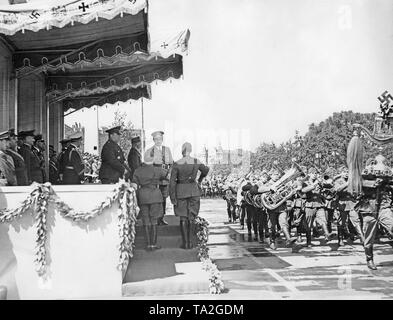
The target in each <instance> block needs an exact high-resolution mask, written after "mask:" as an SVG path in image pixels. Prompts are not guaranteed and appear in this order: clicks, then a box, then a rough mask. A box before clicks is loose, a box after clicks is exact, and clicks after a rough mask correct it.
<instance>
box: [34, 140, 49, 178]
mask: <svg viewBox="0 0 393 320" xmlns="http://www.w3.org/2000/svg"><path fill="white" fill-rule="evenodd" d="M32 150H33V152H34V153H35V154H36V156H37V158H39V159H40V167H41V171H42V175H43V179H44V181H46V172H45V140H44V139H43V138H42V134H36V135H35V136H34V145H33V147H32Z"/></svg>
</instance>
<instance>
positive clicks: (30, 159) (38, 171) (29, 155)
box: [19, 143, 44, 184]
mask: <svg viewBox="0 0 393 320" xmlns="http://www.w3.org/2000/svg"><path fill="white" fill-rule="evenodd" d="M19 153H20V155H21V156H22V157H23V160H24V161H25V165H26V169H27V180H28V184H31V183H32V182H34V181H35V182H38V183H43V182H44V175H43V171H42V168H41V159H40V158H38V156H37V155H36V153H34V152H33V150H32V148H31V147H30V146H29V145H28V144H25V143H24V144H22V145H21V147H20V148H19Z"/></svg>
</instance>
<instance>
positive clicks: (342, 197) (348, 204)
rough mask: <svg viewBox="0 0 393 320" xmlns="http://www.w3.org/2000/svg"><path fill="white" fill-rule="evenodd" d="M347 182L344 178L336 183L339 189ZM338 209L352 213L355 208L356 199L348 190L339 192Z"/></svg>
mask: <svg viewBox="0 0 393 320" xmlns="http://www.w3.org/2000/svg"><path fill="white" fill-rule="evenodd" d="M345 183H347V181H346V180H345V179H344V178H339V179H338V180H337V181H336V185H337V186H338V187H340V186H343V185H344V184H345ZM337 202H338V203H337V209H338V210H340V211H350V210H352V209H353V208H354V207H355V204H356V202H355V198H354V196H352V195H351V194H350V193H349V192H348V191H347V188H345V189H343V190H341V191H337Z"/></svg>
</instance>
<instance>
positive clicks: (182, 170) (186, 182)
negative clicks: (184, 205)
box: [169, 157, 209, 202]
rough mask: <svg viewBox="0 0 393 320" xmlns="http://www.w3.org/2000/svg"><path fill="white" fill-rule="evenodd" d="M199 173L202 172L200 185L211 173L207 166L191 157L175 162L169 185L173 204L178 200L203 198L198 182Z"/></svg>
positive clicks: (199, 180)
mask: <svg viewBox="0 0 393 320" xmlns="http://www.w3.org/2000/svg"><path fill="white" fill-rule="evenodd" d="M198 171H200V172H201V174H200V176H199V179H198V183H201V182H202V180H203V178H204V177H206V175H207V174H208V172H209V168H208V167H207V166H205V165H204V164H203V163H201V162H200V161H199V160H198V159H195V158H191V157H189V158H182V159H180V160H179V161H177V162H175V164H174V165H173V167H172V172H171V178H170V184H169V196H170V198H171V201H172V202H176V199H185V198H190V197H200V196H201V190H200V189H199V186H198V184H197V182H196V177H197V174H198Z"/></svg>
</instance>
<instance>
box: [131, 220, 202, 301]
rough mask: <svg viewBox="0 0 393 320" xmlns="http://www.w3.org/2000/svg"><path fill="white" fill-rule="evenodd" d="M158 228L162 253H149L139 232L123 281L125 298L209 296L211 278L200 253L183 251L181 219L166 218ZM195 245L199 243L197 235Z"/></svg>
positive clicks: (139, 227) (138, 231) (193, 238)
mask: <svg viewBox="0 0 393 320" xmlns="http://www.w3.org/2000/svg"><path fill="white" fill-rule="evenodd" d="M165 220H166V221H167V222H168V223H169V225H168V226H159V227H158V240H157V243H158V244H159V245H160V246H161V247H162V249H160V250H155V251H146V250H144V248H145V245H146V243H145V239H144V230H143V227H142V226H138V227H137V229H136V239H135V249H134V256H133V257H132V259H131V261H130V264H129V266H128V269H127V272H126V274H125V276H124V280H123V296H125V297H140V296H155V295H182V294H195V293H198V294H199V293H203V294H207V293H208V292H209V275H208V273H207V272H206V271H203V270H202V266H201V263H200V261H199V259H198V250H197V249H196V248H194V249H191V250H184V249H180V245H181V242H182V240H181V235H180V228H179V218H177V217H175V216H167V217H165ZM192 242H193V243H194V244H195V243H196V237H195V235H194V236H193V237H192Z"/></svg>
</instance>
